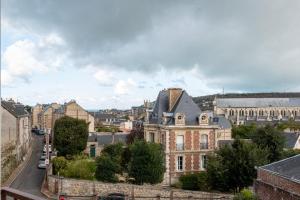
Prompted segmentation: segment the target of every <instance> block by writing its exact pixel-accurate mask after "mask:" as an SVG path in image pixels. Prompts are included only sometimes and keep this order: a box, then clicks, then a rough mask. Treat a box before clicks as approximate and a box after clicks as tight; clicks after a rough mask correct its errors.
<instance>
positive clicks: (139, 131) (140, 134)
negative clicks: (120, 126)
mask: <svg viewBox="0 0 300 200" xmlns="http://www.w3.org/2000/svg"><path fill="white" fill-rule="evenodd" d="M142 139H144V126H143V124H136V125H135V126H134V128H133V129H132V130H131V131H130V133H129V134H128V135H127V137H126V143H127V144H132V143H133V142H134V140H142Z"/></svg>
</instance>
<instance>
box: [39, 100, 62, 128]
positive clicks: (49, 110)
mask: <svg viewBox="0 0 300 200" xmlns="http://www.w3.org/2000/svg"><path fill="white" fill-rule="evenodd" d="M60 106H61V105H60V104H57V103H51V104H49V105H47V106H44V107H43V109H42V111H41V112H40V113H39V114H38V127H39V128H40V129H45V130H49V129H50V130H51V129H52V128H53V126H54V122H55V120H54V116H53V115H54V111H55V110H56V109H58V108H59V107H60ZM38 108H39V107H38Z"/></svg>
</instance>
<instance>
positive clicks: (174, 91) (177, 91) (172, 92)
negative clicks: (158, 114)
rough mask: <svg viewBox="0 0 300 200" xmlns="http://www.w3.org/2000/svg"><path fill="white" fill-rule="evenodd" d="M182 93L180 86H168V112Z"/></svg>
mask: <svg viewBox="0 0 300 200" xmlns="http://www.w3.org/2000/svg"><path fill="white" fill-rule="evenodd" d="M181 93H182V89H181V88H169V89H168V95H169V112H170V111H171V110H172V108H173V107H174V105H175V104H176V102H177V100H178V98H179V97H180V95H181Z"/></svg>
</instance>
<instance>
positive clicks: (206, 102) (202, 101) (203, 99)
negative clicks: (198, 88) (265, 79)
mask: <svg viewBox="0 0 300 200" xmlns="http://www.w3.org/2000/svg"><path fill="white" fill-rule="evenodd" d="M215 97H217V98H292V97H299V98H300V92H284V93H283V92H272V93H228V94H213V95H206V96H199V97H193V100H194V102H195V103H196V104H197V105H198V106H199V107H200V108H201V110H213V100H214V99H215Z"/></svg>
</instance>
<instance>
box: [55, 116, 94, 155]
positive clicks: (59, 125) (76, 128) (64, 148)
mask: <svg viewBox="0 0 300 200" xmlns="http://www.w3.org/2000/svg"><path fill="white" fill-rule="evenodd" d="M87 139H88V124H87V123H86V122H85V121H84V120H79V119H74V118H71V117H68V116H65V117H62V118H60V119H58V120H56V121H55V124H54V147H55V148H56V149H57V151H58V154H59V155H61V156H66V155H76V154H79V153H81V152H82V151H83V150H84V149H85V148H86V144H87Z"/></svg>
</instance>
